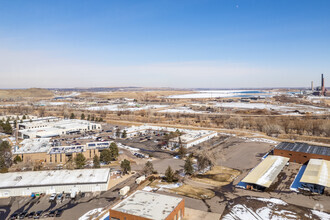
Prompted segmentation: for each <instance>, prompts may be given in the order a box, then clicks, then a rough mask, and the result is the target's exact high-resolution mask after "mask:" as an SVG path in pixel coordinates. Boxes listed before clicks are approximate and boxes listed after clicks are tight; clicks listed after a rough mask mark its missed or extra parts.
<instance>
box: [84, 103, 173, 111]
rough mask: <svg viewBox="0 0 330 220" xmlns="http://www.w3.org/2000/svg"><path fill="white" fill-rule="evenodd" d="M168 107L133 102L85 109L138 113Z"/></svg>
mask: <svg viewBox="0 0 330 220" xmlns="http://www.w3.org/2000/svg"><path fill="white" fill-rule="evenodd" d="M164 107H168V105H139V104H136V103H133V102H129V103H127V104H110V105H103V106H93V107H89V108H87V110H91V111H98V110H105V111H140V110H148V109H157V108H164Z"/></svg>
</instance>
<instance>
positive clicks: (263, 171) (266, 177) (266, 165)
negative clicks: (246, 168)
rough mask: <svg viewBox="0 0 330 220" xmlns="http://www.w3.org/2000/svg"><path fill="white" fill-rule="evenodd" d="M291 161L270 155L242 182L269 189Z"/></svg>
mask: <svg viewBox="0 0 330 220" xmlns="http://www.w3.org/2000/svg"><path fill="white" fill-rule="evenodd" d="M289 160H290V158H287V157H281V156H274V155H269V156H267V157H266V159H264V160H263V161H261V163H259V164H258V166H256V167H255V168H254V169H253V170H252V171H251V172H250V173H249V174H248V175H247V176H246V177H245V178H244V179H243V180H242V182H245V183H252V184H257V185H260V186H264V187H269V186H270V185H271V184H272V182H273V181H274V180H275V178H276V177H277V176H278V174H279V173H280V172H281V170H282V169H283V167H284V166H285V164H286V163H287V162H288V161H289Z"/></svg>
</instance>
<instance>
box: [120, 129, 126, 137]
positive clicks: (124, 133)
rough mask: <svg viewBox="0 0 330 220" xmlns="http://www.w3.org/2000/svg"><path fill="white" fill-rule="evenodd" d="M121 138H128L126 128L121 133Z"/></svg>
mask: <svg viewBox="0 0 330 220" xmlns="http://www.w3.org/2000/svg"><path fill="white" fill-rule="evenodd" d="M121 138H127V131H126V130H124V131H123V133H122V134H121Z"/></svg>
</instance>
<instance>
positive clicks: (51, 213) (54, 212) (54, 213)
mask: <svg viewBox="0 0 330 220" xmlns="http://www.w3.org/2000/svg"><path fill="white" fill-rule="evenodd" d="M55 215H56V210H53V211H50V212H49V215H48V217H55Z"/></svg>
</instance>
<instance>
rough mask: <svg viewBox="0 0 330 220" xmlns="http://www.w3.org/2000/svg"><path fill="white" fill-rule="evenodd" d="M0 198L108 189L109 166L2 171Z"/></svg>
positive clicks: (0, 176) (0, 175)
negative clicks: (101, 167) (103, 167)
mask: <svg viewBox="0 0 330 220" xmlns="http://www.w3.org/2000/svg"><path fill="white" fill-rule="evenodd" d="M0 179H1V181H0V198H1V197H10V196H30V195H31V194H32V193H45V194H52V193H62V192H64V193H72V192H98V191H106V190H108V187H109V181H110V169H84V170H52V171H29V172H10V173H3V174H0Z"/></svg>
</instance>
